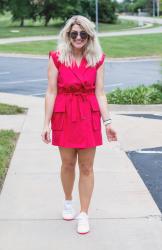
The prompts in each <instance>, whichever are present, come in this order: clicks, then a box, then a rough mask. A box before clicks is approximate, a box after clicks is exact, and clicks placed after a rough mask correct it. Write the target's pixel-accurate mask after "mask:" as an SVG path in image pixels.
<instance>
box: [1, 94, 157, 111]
mask: <svg viewBox="0 0 162 250" xmlns="http://www.w3.org/2000/svg"><path fill="white" fill-rule="evenodd" d="M0 99H1V100H2V101H1V102H2V103H8V104H15V105H27V104H29V106H31V105H32V103H33V101H34V102H35V101H36V102H37V101H38V102H40V101H44V97H34V96H27V95H25V96H24V95H19V94H9V93H5V92H0ZM27 106H28V105H27ZM108 108H109V110H110V111H119V112H121V111H126V112H129V111H135V112H136V111H137V112H141V111H145V112H154V111H155V112H162V104H150V105H140V104H137V105H134V104H130V105H127V104H123V105H119V104H109V103H108Z"/></svg>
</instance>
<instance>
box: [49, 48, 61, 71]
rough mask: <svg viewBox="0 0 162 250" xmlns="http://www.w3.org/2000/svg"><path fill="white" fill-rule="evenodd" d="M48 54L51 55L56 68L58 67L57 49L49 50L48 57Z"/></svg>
mask: <svg viewBox="0 0 162 250" xmlns="http://www.w3.org/2000/svg"><path fill="white" fill-rule="evenodd" d="M50 56H51V57H52V59H53V62H54V64H55V66H56V68H57V69H59V66H60V62H59V60H58V52H57V51H50V52H49V58H50Z"/></svg>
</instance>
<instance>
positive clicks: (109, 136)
mask: <svg viewBox="0 0 162 250" xmlns="http://www.w3.org/2000/svg"><path fill="white" fill-rule="evenodd" d="M106 135H107V139H108V141H109V142H111V141H117V134H116V132H115V130H114V129H112V127H111V124H109V125H107V126H106Z"/></svg>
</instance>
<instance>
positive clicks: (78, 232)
mask: <svg viewBox="0 0 162 250" xmlns="http://www.w3.org/2000/svg"><path fill="white" fill-rule="evenodd" d="M89 232H90V230H89V231H87V232H84V233H81V232H78V231H77V233H78V234H87V233H89Z"/></svg>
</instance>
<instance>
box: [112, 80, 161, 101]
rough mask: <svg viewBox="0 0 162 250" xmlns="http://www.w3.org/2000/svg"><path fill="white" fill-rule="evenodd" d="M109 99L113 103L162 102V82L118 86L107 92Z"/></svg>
mask: <svg viewBox="0 0 162 250" xmlns="http://www.w3.org/2000/svg"><path fill="white" fill-rule="evenodd" d="M107 100H108V103H112V104H160V103H162V84H152V85H151V86H144V85H143V84H142V85H140V86H138V87H134V88H126V89H120V88H117V89H115V90H114V91H112V92H110V93H108V94H107Z"/></svg>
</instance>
